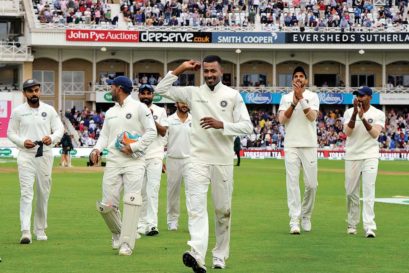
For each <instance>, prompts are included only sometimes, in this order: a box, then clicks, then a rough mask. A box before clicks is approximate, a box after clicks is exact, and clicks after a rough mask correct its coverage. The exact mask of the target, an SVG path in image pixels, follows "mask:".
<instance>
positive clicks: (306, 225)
mask: <svg viewBox="0 0 409 273" xmlns="http://www.w3.org/2000/svg"><path fill="white" fill-rule="evenodd" d="M301 228H302V229H303V230H304V231H311V219H309V218H302V220H301Z"/></svg>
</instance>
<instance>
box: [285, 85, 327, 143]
mask: <svg viewBox="0 0 409 273" xmlns="http://www.w3.org/2000/svg"><path fill="white" fill-rule="evenodd" d="M293 97H294V91H291V92H290V93H288V94H286V95H284V96H283V97H282V98H281V101H280V107H279V108H278V111H286V110H287V109H288V108H289V107H290V106H291V103H292V102H293ZM303 97H304V99H305V100H307V103H308V104H309V105H310V108H311V110H315V111H318V110H319V107H320V100H319V98H318V95H317V94H316V93H314V92H311V91H309V90H307V89H306V90H305V91H304V93H303ZM284 127H285V137H284V147H286V148H301V147H310V148H314V147H318V143H317V123H316V121H315V120H314V121H310V120H309V119H308V118H307V117H306V116H305V114H304V111H303V109H302V107H301V104H300V103H297V106H296V107H295V109H294V111H293V114H292V116H291V118H290V119H289V120H288V121H287V123H286V124H285V125H284Z"/></svg>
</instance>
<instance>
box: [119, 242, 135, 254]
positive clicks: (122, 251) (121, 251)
mask: <svg viewBox="0 0 409 273" xmlns="http://www.w3.org/2000/svg"><path fill="white" fill-rule="evenodd" d="M131 255H132V249H131V248H130V247H129V245H128V244H127V243H123V244H122V245H121V247H120V248H119V256H131Z"/></svg>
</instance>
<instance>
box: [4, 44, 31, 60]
mask: <svg viewBox="0 0 409 273" xmlns="http://www.w3.org/2000/svg"><path fill="white" fill-rule="evenodd" d="M4 58H7V59H10V58H11V59H21V58H23V59H30V58H32V55H31V48H30V47H28V46H26V45H23V44H21V43H18V42H0V59H4Z"/></svg>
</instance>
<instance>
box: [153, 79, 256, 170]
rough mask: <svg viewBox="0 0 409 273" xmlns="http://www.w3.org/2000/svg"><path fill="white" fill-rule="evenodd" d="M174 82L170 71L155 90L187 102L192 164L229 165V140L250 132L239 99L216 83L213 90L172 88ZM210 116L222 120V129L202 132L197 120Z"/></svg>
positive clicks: (248, 118) (204, 86)
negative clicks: (189, 113) (189, 119)
mask: <svg viewBox="0 0 409 273" xmlns="http://www.w3.org/2000/svg"><path fill="white" fill-rule="evenodd" d="M177 79H178V77H177V76H175V75H173V74H172V73H171V72H169V73H168V74H166V76H165V77H164V78H163V79H162V80H161V81H160V83H159V84H158V85H157V87H156V89H155V91H156V92H157V93H158V94H160V95H162V96H164V97H167V98H170V99H172V100H174V101H180V102H184V103H187V104H188V106H189V108H190V109H191V114H192V129H191V134H190V144H191V146H190V148H191V158H192V161H193V162H199V163H203V164H212V165H232V164H233V137H232V136H237V135H247V134H250V133H251V132H252V130H253V125H252V123H251V121H250V116H249V113H248V111H247V108H246V105H245V104H244V102H243V98H242V97H241V95H240V93H239V92H238V91H237V90H234V89H232V88H230V87H228V86H225V85H224V84H223V83H221V82H219V83H218V84H217V85H216V86H215V88H214V90H213V91H212V90H210V88H209V87H208V86H207V85H206V84H204V85H201V86H199V87H196V86H186V87H174V86H172V83H173V82H175V81H176V80H177ZM204 117H212V118H214V119H216V120H219V121H222V122H223V124H224V128H223V129H213V128H210V129H203V128H202V127H201V126H200V119H202V118H204Z"/></svg>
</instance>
